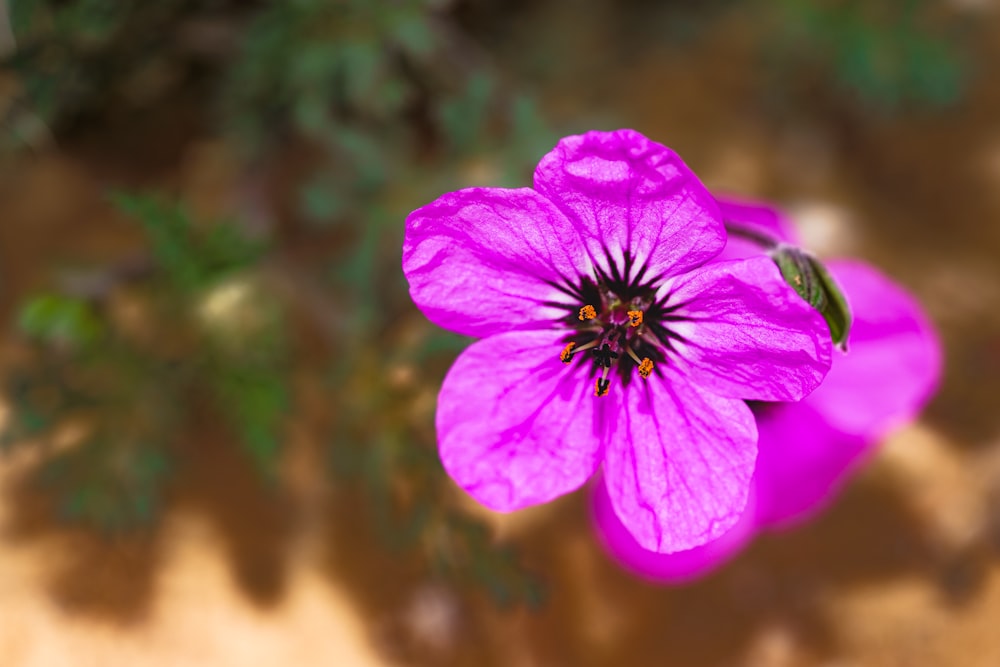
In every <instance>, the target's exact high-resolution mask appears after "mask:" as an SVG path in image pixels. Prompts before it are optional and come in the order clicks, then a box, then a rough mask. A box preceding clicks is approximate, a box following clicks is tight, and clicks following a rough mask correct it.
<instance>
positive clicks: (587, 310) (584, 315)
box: [580, 303, 597, 320]
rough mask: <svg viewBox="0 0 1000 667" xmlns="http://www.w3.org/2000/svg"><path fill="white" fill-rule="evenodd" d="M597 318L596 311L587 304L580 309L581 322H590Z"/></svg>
mask: <svg viewBox="0 0 1000 667" xmlns="http://www.w3.org/2000/svg"><path fill="white" fill-rule="evenodd" d="M595 317H597V310H596V309H595V308H594V307H593V306H591V305H590V304H589V303H588V304H587V305H586V306H584V307H583V308H581V309H580V319H581V320H592V319H594V318H595Z"/></svg>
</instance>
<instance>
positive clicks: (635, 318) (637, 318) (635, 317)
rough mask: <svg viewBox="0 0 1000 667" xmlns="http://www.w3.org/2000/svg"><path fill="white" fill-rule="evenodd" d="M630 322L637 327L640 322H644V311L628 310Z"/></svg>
mask: <svg viewBox="0 0 1000 667" xmlns="http://www.w3.org/2000/svg"><path fill="white" fill-rule="evenodd" d="M628 324H629V326H630V327H637V326H639V325H640V324H642V311H641V310H630V311H628Z"/></svg>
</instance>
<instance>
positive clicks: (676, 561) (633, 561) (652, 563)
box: [591, 479, 756, 584]
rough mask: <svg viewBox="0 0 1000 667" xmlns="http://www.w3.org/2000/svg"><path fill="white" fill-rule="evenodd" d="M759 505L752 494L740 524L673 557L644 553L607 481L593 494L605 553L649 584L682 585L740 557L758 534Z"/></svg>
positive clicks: (593, 515) (594, 514)
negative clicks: (613, 502) (615, 503)
mask: <svg viewBox="0 0 1000 667" xmlns="http://www.w3.org/2000/svg"><path fill="white" fill-rule="evenodd" d="M754 517H755V502H754V496H753V493H752V490H751V494H750V496H749V498H748V499H747V504H746V507H745V508H744V510H743V512H742V513H741V514H740V517H739V519H738V520H737V522H736V523H735V524H734V525H733V526H732V527H731V528H729V530H727V531H726V532H724V533H723V534H722V535H720V536H719V537H718V538H716V539H714V540H712V541H710V542H706V543H705V544H703V545H701V546H699V547H695V548H693V549H688V550H686V551H677V552H674V553H670V554H662V553H656V552H655V551H649V550H647V549H643V548H642V547H641V546H639V543H638V542H636V540H635V538H634V537H632V534H631V533H630V532H629V531H628V529H627V528H625V525H624V524H622V522H621V520H620V519H619V518H618V515H617V514H615V511H614V508H613V507H612V505H611V497H610V496H609V495H608V490H607V486H606V485H605V483H604V481H603V479H602V480H600V481H598V483H597V484H595V485H594V489H593V493H592V494H591V518H592V520H593V522H594V527H595V529H596V532H597V535H598V538H599V539H600V542H601V545H602V546H603V547H604V549H605V551H607V552H608V554H609V555H610V556H611V557H612V558H613V559H615V561H617V562H618V563H619V564H620V565H621V566H622V567H624V568H625V569H626V570H628V571H630V572H632V573H633V574H636V575H638V576H640V577H642V578H644V579H647V580H649V581H654V582H657V583H669V584H679V583H684V582H686V581H691V580H692V579H696V578H698V577H701V576H704V575H706V574H708V573H709V572H712V571H713V570H715V569H716V568H717V567H719V566H720V565H722V564H724V563H726V562H727V561H728V560H729V559H731V558H732V557H733V556H735V555H736V554H737V553H739V552H740V551H741V550H742V549H743V547H745V546H746V545H747V543H748V542H750V540H751V539H752V538H753V536H754V533H755V530H754V528H755V525H756V524H755V522H754Z"/></svg>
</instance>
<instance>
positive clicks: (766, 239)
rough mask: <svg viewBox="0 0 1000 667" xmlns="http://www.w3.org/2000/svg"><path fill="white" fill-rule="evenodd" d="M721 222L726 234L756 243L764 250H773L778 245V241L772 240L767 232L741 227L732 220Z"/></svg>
mask: <svg viewBox="0 0 1000 667" xmlns="http://www.w3.org/2000/svg"><path fill="white" fill-rule="evenodd" d="M723 222H724V224H725V225H726V233H727V234H729V235H730V236H735V237H737V238H741V239H744V240H746V241H750V242H751V243H756V244H757V245H759V246H760V247H761V248H764V249H765V250H774V249H775V248H777V247H778V245H779V244H780V241H779V240H778V239H776V238H774V237H773V236H771V235H770V234H768V233H767V232H762V231H760V230H759V229H755V228H752V227H747V226H745V225H741V224H740V223H738V222H734V221H732V220H725V221H723Z"/></svg>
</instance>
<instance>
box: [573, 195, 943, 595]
mask: <svg viewBox="0 0 1000 667" xmlns="http://www.w3.org/2000/svg"><path fill="white" fill-rule="evenodd" d="M720 207H721V210H722V214H723V216H724V217H725V219H726V220H727V221H733V222H736V223H739V224H740V225H745V226H750V227H751V228H753V229H756V230H758V231H760V232H763V233H765V234H770V235H772V236H774V237H775V238H776V239H777V240H780V241H785V242H788V243H796V239H795V236H794V232H793V230H792V228H791V227H790V226H789V225H788V223H787V222H786V221H785V220H784V218H782V217H781V216H780V214H778V212H777V211H775V210H774V209H772V208H769V207H766V206H761V205H752V204H742V203H736V202H728V201H720ZM760 253H761V250H760V247H759V246H756V245H754V244H752V243H748V242H747V241H745V240H742V239H739V238H736V237H733V236H730V243H729V244H728V245H727V247H726V249H725V251H724V252H723V253H722V255H721V256H720V257H722V258H736V257H749V256H754V255H759V254H760ZM827 267H828V269H829V270H830V271H831V273H832V274H833V276H834V277H835V278H836V280H837V281H838V282H839V284H840V286H841V287H842V288H843V290H844V292H845V293H846V295H847V300H848V301H849V302H850V304H851V307H852V311H853V314H854V324H853V327H852V329H851V334H850V343H849V346H850V353H849V354H847V355H843V354H839V353H838V354H836V355H835V358H834V361H833V365H832V367H831V369H830V373H829V375H827V377H826V379H825V380H824V381H823V384H821V385H820V387H819V388H818V389H817V390H816V391H814V392H813V393H812V394H810V395H809V396H808V397H806V398H805V399H804V400H802V401H801V402H799V403H777V404H758V405H756V407H755V412H756V416H757V428H758V430H759V432H760V439H759V442H758V456H757V468H756V470H755V472H754V477H753V485H752V489H751V494H750V496H751V500H750V501H749V502H748V503H747V506H746V509H745V510H744V512H743V514H742V515H741V516H740V518H739V520H738V521H737V522H736V523H735V524H734V525H733V527H732V528H731V529H730V530H729V531H727V532H725V533H723V534H722V535H720V536H719V538H718V539H716V540H714V541H711V542H709V543H707V544H704V545H702V546H700V547H698V548H695V549H691V550H688V551H683V552H678V553H673V554H660V553H654V552H652V551H650V550H647V549H644V548H643V546H642V545H641V543H639V542H638V541H637V540H635V539H633V538H632V536H631V535H629V532H628V530H627V529H626V528H625V526H624V525H623V523H622V521H621V520H619V519H618V517H617V516H616V515H615V512H614V510H613V500H612V499H611V498H609V495H608V494H609V489H611V488H613V487H611V485H607V484H598V485H596V487H595V490H594V495H593V497H592V509H593V518H594V521H595V524H596V527H597V530H598V533H599V535H600V537H601V541H602V542H603V544H604V546H605V548H606V549H607V551H609V552H610V553H611V555H612V556H613V557H614V558H615V559H616V560H618V561H619V562H620V563H621V564H622V565H624V566H625V567H626V568H627V569H629V570H631V571H633V572H635V573H637V574H639V575H640V576H643V577H645V578H648V579H651V580H656V581H664V582H680V581H684V580H687V579H691V578H694V577H697V576H700V575H703V574H705V573H707V572H709V571H711V570H712V569H714V568H715V567H717V566H718V565H720V564H722V563H724V562H725V561H726V560H728V559H729V558H730V557H732V556H733V555H735V554H736V553H737V552H739V551H740V550H741V549H742V548H743V547H744V546H745V545H746V544H747V543H748V542H749V541H750V540H751V539H752V538H753V536H754V535H755V534H756V533H757V532H759V531H761V530H765V529H768V528H780V527H785V526H789V525H792V524H794V523H795V522H796V521H800V520H802V519H804V518H806V517H808V516H810V515H812V514H814V513H815V512H817V511H819V510H820V509H821V508H823V507H824V506H825V505H826V504H827V503H829V502H830V501H831V499H832V498H833V497H834V496H835V495H836V493H837V491H838V490H839V488H840V487H841V486H842V485H843V484H844V482H845V480H846V479H847V478H848V477H849V476H850V474H851V473H852V472H853V471H854V470H855V469H856V468H857V467H858V465H859V464H860V463H861V462H862V461H863V460H864V458H865V457H866V456H867V455H868V454H870V453H871V452H872V450H873V449H874V447H875V446H876V445H877V443H878V442H879V441H880V440H881V439H882V438H883V437H884V436H885V435H886V434H887V433H888V432H890V431H891V430H892V429H894V428H896V427H898V426H900V425H903V424H905V423H907V422H909V421H911V420H913V419H915V418H916V416H917V414H918V413H919V411H920V409H921V407H922V406H923V405H924V403H925V402H926V401H927V400H928V399H929V398H930V396H931V395H932V394H933V392H934V389H935V388H936V386H937V382H938V379H939V376H940V372H941V348H940V345H939V343H938V339H937V336H936V335H935V333H934V330H933V328H932V327H931V325H930V323H929V322H928V321H927V318H926V316H925V315H924V313H923V311H922V310H921V308H920V306H919V305H918V304H917V302H916V301H915V300H914V299H913V298H912V297H911V296H910V295H909V294H907V293H906V292H905V291H904V290H903V289H902V288H900V287H899V286H898V285H896V284H895V283H893V282H892V281H891V280H889V279H888V278H886V277H885V276H883V275H882V274H880V273H879V272H878V271H876V270H875V269H874V268H872V267H870V266H868V265H866V264H864V263H862V262H857V261H851V260H840V261H831V262H829V263H827Z"/></svg>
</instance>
